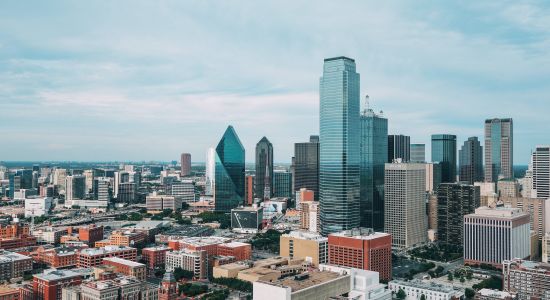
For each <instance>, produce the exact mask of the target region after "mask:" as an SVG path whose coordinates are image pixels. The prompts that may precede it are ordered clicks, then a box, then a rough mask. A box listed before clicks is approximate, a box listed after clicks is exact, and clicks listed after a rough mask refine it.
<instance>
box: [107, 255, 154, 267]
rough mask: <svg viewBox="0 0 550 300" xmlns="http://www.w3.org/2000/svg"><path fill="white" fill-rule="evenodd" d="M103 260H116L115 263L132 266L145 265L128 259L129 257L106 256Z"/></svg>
mask: <svg viewBox="0 0 550 300" xmlns="http://www.w3.org/2000/svg"><path fill="white" fill-rule="evenodd" d="M103 260H104V261H110V262H114V263H119V264H124V265H127V266H131V267H145V265H144V264H141V263H138V262H135V261H131V260H127V259H124V258H119V257H106V258H104V259H103Z"/></svg>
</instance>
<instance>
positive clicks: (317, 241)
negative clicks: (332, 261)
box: [279, 231, 328, 267]
mask: <svg viewBox="0 0 550 300" xmlns="http://www.w3.org/2000/svg"><path fill="white" fill-rule="evenodd" d="M279 254H280V255H281V256H287V257H290V258H291V259H294V258H297V259H304V260H305V261H307V262H309V263H311V264H312V265H313V266H315V267H318V266H319V264H326V263H328V238H326V237H323V236H321V235H320V234H317V233H312V232H308V231H291V232H290V233H288V234H283V235H281V240H280V251H279Z"/></svg>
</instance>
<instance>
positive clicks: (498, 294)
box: [477, 289, 512, 299]
mask: <svg viewBox="0 0 550 300" xmlns="http://www.w3.org/2000/svg"><path fill="white" fill-rule="evenodd" d="M477 293H478V294H479V295H482V296H490V297H492V298H499V299H506V298H508V297H512V294H510V293H508V292H502V291H498V290H491V289H481V290H479V291H478V292H477Z"/></svg>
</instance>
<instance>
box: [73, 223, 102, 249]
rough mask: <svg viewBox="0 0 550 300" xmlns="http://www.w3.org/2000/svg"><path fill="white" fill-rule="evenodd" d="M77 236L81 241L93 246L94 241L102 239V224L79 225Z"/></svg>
mask: <svg viewBox="0 0 550 300" xmlns="http://www.w3.org/2000/svg"><path fill="white" fill-rule="evenodd" d="M78 236H79V238H80V240H81V241H83V242H85V243H86V244H88V245H89V246H90V247H93V246H94V245H95V242H97V241H101V240H102V239H103V226H95V225H90V226H83V227H79V228H78Z"/></svg>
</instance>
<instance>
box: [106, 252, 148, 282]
mask: <svg viewBox="0 0 550 300" xmlns="http://www.w3.org/2000/svg"><path fill="white" fill-rule="evenodd" d="M103 265H106V266H112V267H114V268H115V272H117V273H121V274H124V275H127V276H133V277H135V278H137V279H139V280H141V281H144V280H145V276H146V268H145V265H144V264H142V263H138V262H135V261H131V260H127V259H123V258H118V257H106V258H104V259H103Z"/></svg>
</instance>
